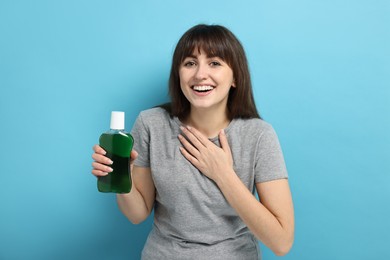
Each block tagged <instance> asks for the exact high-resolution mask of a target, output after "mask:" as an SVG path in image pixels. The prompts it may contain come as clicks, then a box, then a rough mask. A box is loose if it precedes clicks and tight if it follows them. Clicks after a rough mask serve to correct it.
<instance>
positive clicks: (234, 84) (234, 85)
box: [232, 79, 236, 88]
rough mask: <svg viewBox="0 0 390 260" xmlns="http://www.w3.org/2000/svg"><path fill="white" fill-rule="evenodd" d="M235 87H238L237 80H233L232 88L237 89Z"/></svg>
mask: <svg viewBox="0 0 390 260" xmlns="http://www.w3.org/2000/svg"><path fill="white" fill-rule="evenodd" d="M235 87H236V82H235V80H234V79H233V82H232V88H235Z"/></svg>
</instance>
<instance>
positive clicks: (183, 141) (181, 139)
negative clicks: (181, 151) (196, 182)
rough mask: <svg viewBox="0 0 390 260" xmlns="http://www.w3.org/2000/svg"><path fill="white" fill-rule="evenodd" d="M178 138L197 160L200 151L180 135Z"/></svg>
mask: <svg viewBox="0 0 390 260" xmlns="http://www.w3.org/2000/svg"><path fill="white" fill-rule="evenodd" d="M178 137H179V140H180V142H181V144H182V145H183V146H184V148H185V150H186V151H188V152H189V153H190V154H191V155H192V156H194V157H196V158H197V157H198V156H199V150H198V149H196V148H195V147H194V146H193V145H192V144H191V143H190V142H188V141H187V139H185V138H184V136H182V135H180V134H179V136H178Z"/></svg>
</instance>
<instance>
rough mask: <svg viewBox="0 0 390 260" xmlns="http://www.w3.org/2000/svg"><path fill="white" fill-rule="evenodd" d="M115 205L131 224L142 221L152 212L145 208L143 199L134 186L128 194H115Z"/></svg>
mask: <svg viewBox="0 0 390 260" xmlns="http://www.w3.org/2000/svg"><path fill="white" fill-rule="evenodd" d="M117 203H118V206H119V209H120V210H121V211H122V213H123V214H124V215H125V216H126V217H127V218H128V219H129V220H130V221H131V222H132V223H133V224H139V223H141V222H142V221H144V220H145V219H146V218H147V217H148V216H149V214H150V212H151V211H152V209H149V208H148V207H147V204H146V203H145V200H144V198H143V197H142V195H141V193H140V192H139V191H138V190H137V189H136V187H135V186H133V187H132V189H131V191H130V193H127V194H117Z"/></svg>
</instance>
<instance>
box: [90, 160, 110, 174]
mask: <svg viewBox="0 0 390 260" xmlns="http://www.w3.org/2000/svg"><path fill="white" fill-rule="evenodd" d="M92 168H93V169H92V173H93V172H94V171H95V172H100V173H109V172H112V171H113V169H112V168H111V167H109V166H107V165H104V164H101V163H98V162H93V163H92Z"/></svg>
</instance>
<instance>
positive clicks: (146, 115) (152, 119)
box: [138, 107, 171, 124]
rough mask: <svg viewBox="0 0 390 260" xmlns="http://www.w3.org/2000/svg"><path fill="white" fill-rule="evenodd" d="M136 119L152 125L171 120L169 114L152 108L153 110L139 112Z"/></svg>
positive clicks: (159, 108) (163, 110) (160, 109)
mask: <svg viewBox="0 0 390 260" xmlns="http://www.w3.org/2000/svg"><path fill="white" fill-rule="evenodd" d="M138 117H139V118H140V119H141V120H142V121H143V122H144V123H153V124H158V123H159V122H166V121H169V120H170V119H171V118H170V115H169V113H168V112H167V111H166V110H165V109H163V108H161V107H154V108H150V109H146V110H143V111H141V112H140V114H139V116H138Z"/></svg>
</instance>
